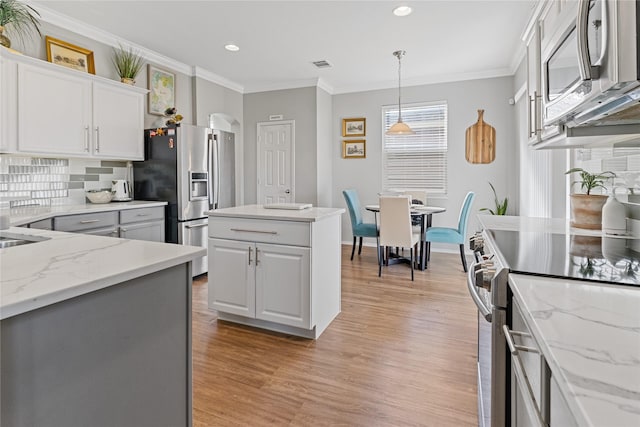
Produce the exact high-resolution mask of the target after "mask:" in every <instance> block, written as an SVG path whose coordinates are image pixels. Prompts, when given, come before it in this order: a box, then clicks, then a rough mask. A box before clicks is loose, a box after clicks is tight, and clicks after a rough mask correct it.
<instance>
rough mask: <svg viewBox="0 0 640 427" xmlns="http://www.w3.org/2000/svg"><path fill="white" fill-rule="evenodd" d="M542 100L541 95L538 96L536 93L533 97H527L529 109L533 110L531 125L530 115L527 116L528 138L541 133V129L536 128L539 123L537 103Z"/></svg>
mask: <svg viewBox="0 0 640 427" xmlns="http://www.w3.org/2000/svg"><path fill="white" fill-rule="evenodd" d="M541 98H542V96H541V95H538V91H537V90H536V91H534V92H533V96H531V97H529V104H533V105H530V106H531V108H533V123H531V114H529V136H530V137H532V136H536V135H537V134H538V133H539V132H542V128H539V127H538V123H540V117H539V116H540V114H539V113H538V101H539V100H540V99H541Z"/></svg>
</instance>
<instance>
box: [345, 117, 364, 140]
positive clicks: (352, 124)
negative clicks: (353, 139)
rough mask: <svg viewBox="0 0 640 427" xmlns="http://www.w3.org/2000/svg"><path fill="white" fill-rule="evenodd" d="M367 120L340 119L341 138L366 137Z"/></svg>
mask: <svg viewBox="0 0 640 427" xmlns="http://www.w3.org/2000/svg"><path fill="white" fill-rule="evenodd" d="M366 134H367V119H365V118H364V117H362V118H357V119H342V136H345V137H349V136H366Z"/></svg>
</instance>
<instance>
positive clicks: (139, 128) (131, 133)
mask: <svg viewBox="0 0 640 427" xmlns="http://www.w3.org/2000/svg"><path fill="white" fill-rule="evenodd" d="M92 132H93V136H94V144H93V155H94V156H96V157H105V158H110V159H123V160H124V159H130V160H143V159H144V153H143V147H144V146H143V144H144V137H143V135H144V95H142V94H140V93H135V92H131V91H129V90H126V89H120V88H118V87H114V86H112V85H106V84H102V83H93V129H92Z"/></svg>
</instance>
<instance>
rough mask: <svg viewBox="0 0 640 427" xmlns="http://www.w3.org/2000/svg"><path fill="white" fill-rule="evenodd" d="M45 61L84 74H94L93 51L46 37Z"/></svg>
mask: <svg viewBox="0 0 640 427" xmlns="http://www.w3.org/2000/svg"><path fill="white" fill-rule="evenodd" d="M45 43H46V46H47V61H49V62H52V63H54V64H57V65H62V66H63V67H67V68H72V69H74V70H78V71H84V72H85V73H90V74H95V73H96V67H95V63H94V61H93V51H92V50H89V49H85V48H83V47H80V46H76V45H74V44H71V43H67V42H65V41H63V40H58V39H55V38H53V37H49V36H46V37H45Z"/></svg>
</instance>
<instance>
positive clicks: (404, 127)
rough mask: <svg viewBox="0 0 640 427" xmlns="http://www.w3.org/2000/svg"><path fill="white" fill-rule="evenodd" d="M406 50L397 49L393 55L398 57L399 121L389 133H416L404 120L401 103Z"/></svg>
mask: <svg viewBox="0 0 640 427" xmlns="http://www.w3.org/2000/svg"><path fill="white" fill-rule="evenodd" d="M405 53H406V52H405V51H404V50H396V51H395V52H393V56H395V57H396V58H398V122H397V123H395V124H394V125H393V126H391V127H390V128H389V130H388V131H387V132H386V134H387V135H415V132H414V131H413V130H411V128H410V127H409V125H408V124H406V123H404V122H403V121H402V106H401V104H400V100H401V89H402V86H401V84H400V76H401V75H400V71H401V65H402V57H403V56H404V54H405Z"/></svg>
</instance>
